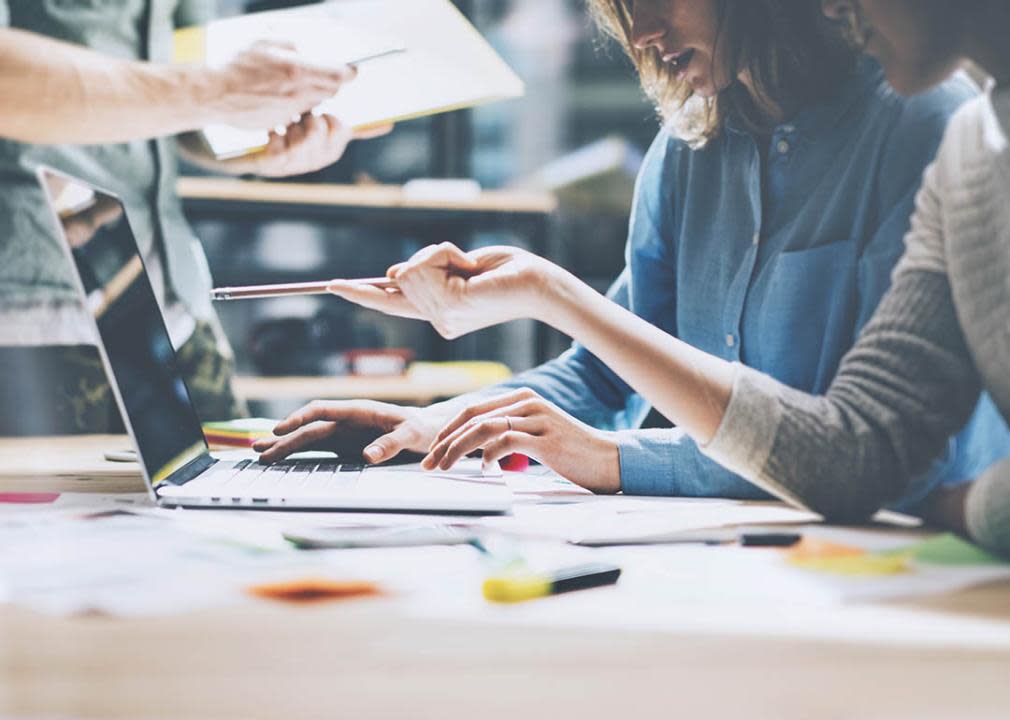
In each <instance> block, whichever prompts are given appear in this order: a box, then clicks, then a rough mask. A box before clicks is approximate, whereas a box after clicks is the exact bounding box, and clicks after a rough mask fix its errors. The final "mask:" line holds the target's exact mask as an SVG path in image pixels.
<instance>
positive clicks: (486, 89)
mask: <svg viewBox="0 0 1010 720" xmlns="http://www.w3.org/2000/svg"><path fill="white" fill-rule="evenodd" d="M263 39H274V40H281V41H286V42H290V43H292V44H294V45H295V47H296V48H297V49H298V51H299V53H300V54H302V55H304V56H305V57H306V58H307V59H309V60H310V61H312V62H317V63H318V62H322V63H332V64H348V63H353V62H355V61H360V59H361V58H371V59H369V61H368V62H365V63H364V64H362V65H361V66H360V67H359V68H358V76H357V78H356V79H355V80H354V81H353V82H351V83H348V84H347V85H346V86H344V87H343V88H341V90H340V93H339V94H338V95H336V96H335V97H333V98H332V99H330V100H328V101H326V102H324V103H323V104H322V105H320V106H319V108H318V111H319V112H325V113H329V114H332V115H334V116H336V117H337V118H339V119H340V120H341V121H342V122H343V123H345V124H346V125H348V126H350V127H351V128H353V129H355V130H365V129H368V128H371V127H376V126H379V125H385V124H387V123H391V122H403V121H406V120H411V119H413V118H418V117H424V116H428V115H434V114H438V113H443V112H449V111H452V110H459V109H462V108H467V107H473V106H476V105H481V104H485V103H490V102H495V101H500V100H506V99H511V98H517V97H521V96H522V95H523V93H524V92H525V86H524V84H523V82H522V80H520V79H519V77H518V76H517V75H516V74H515V72H513V71H512V69H511V68H509V66H508V65H507V64H506V63H505V61H504V60H502V58H501V57H500V56H499V55H498V54H497V53H496V52H495V51H494V49H493V48H492V47H491V46H490V45H489V44H488V43H487V41H486V40H485V39H484V38H483V37H482V36H481V35H480V33H479V32H478V31H477V29H476V28H474V27H473V25H472V24H470V22H469V21H468V20H467V19H466V17H465V16H464V15H463V14H462V13H460V11H459V10H458V9H457V8H456V7H455V5H453V4H452V3H451V2H450V0H331V2H326V3H322V4H318V5H310V6H307V7H298V8H293V9H288V10H273V11H267V12H261V13H252V14H248V15H243V16H240V17H236V18H229V19H225V20H219V21H216V22H212V23H210V24H208V25H204V26H200V27H195V28H186V29H182V30H178V31H177V32H176V34H175V60H176V62H180V63H183V62H206V63H207V64H209V65H211V66H221V65H224V64H226V63H227V62H228V61H229V60H230V59H231V58H233V57H234V56H235V55H236V54H237V53H238V52H241V50H243V49H245V48H246V47H248V46H249V45H251V44H253V43H255V42H256V41H258V40H263ZM202 133H203V139H204V141H205V142H206V144H207V146H208V148H209V149H210V150H211V152H213V153H214V155H215V156H216V157H218V158H219V159H225V158H228V157H236V156H240V155H244V154H248V153H251V152H256V151H257V150H261V149H262V148H263V147H265V146H266V144H267V142H268V135H267V129H266V128H265V129H264V130H263V131H249V130H244V129H239V128H234V127H230V126H225V125H217V126H212V127H208V128H205V129H204V130H203V131H202Z"/></svg>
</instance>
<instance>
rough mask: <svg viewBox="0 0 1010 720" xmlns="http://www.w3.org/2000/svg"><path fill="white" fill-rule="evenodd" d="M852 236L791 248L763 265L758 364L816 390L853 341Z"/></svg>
mask: <svg viewBox="0 0 1010 720" xmlns="http://www.w3.org/2000/svg"><path fill="white" fill-rule="evenodd" d="M857 265H858V246H857V243H856V242H855V241H854V240H843V241H839V242H833V243H829V244H827V245H820V246H818V247H814V248H809V249H805V250H792V251H788V252H784V253H781V254H780V255H778V256H777V257H776V258H774V259H773V260H772V261H771V263H770V264H769V267H768V269H767V271H766V274H767V281H766V282H765V283H764V287H765V292H764V294H763V297H762V298H761V299H760V309H759V310H758V334H757V341H756V344H757V359H758V362H759V363H760V365H761V369H762V370H764V371H765V372H768V373H770V374H771V375H773V376H774V377H775V378H777V379H778V380H780V381H781V382H784V383H786V384H787V385H790V386H791V387H794V388H797V389H800V390H804V391H806V392H820V391H823V390H824V389H826V386H827V383H829V382H830V381H831V376H833V375H834V372H835V369H836V368H837V365H838V361H839V360H840V359H841V357H842V355H844V354H845V352H846V351H847V350H848V349H849V347H850V346H851V344H852V342H853V341H854V330H855V328H854V327H853V326H854V324H855V322H856V317H857V311H858V297H857V287H856V273H857Z"/></svg>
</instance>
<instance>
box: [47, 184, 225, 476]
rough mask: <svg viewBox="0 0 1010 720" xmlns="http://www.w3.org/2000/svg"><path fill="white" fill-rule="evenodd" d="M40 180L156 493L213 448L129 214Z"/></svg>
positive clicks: (87, 190) (78, 188) (98, 194)
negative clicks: (185, 466) (179, 470)
mask: <svg viewBox="0 0 1010 720" xmlns="http://www.w3.org/2000/svg"><path fill="white" fill-rule="evenodd" d="M39 177H40V178H41V180H42V184H43V187H44V189H45V192H46V195H47V196H48V199H49V203H50V206H51V208H52V210H53V211H54V213H55V215H56V217H57V218H58V221H59V225H60V229H61V230H62V234H63V238H64V240H65V241H66V243H67V244H68V246H69V248H70V253H71V255H72V256H73V260H74V265H75V267H76V269H77V274H78V276H79V278H80V281H81V286H82V288H83V291H84V304H85V308H86V310H87V312H88V313H89V314H90V315H91V316H92V317H93V318H94V319H95V324H96V325H97V327H98V334H99V336H100V337H101V344H102V346H103V347H104V348H105V357H106V359H107V363H108V369H109V370H110V371H111V374H112V376H111V377H110V380H111V381H112V382H113V383H115V385H116V386H118V389H119V398H120V401H121V407H122V408H123V409H124V410H125V414H126V417H125V418H124V420H125V421H126V422H127V424H128V426H129V428H130V429H131V431H132V433H133V438H134V440H135V442H136V443H137V446H138V448H139V450H140V457H141V461H142V462H143V464H144V467H145V469H146V470H147V476H148V478H149V479H150V480H151V483H152V485H154V486H156V485H158V484H159V483H160V482H163V481H164V480H165V479H166V478H168V476H169V475H171V474H172V473H173V472H175V471H176V470H178V469H179V468H181V467H183V466H184V465H186V464H187V463H189V462H190V461H192V460H194V459H196V458H198V457H200V456H201V455H203V454H204V453H205V452H206V451H207V444H206V441H205V440H204V437H203V432H202V430H201V428H200V421H199V419H198V417H197V414H196V411H195V410H194V408H193V403H192V401H191V400H190V397H189V391H188V390H187V389H186V384H185V383H184V382H183V379H182V374H181V372H180V371H179V366H178V364H177V361H176V357H175V351H174V349H173V348H172V342H171V340H169V336H168V331H167V330H166V328H165V323H164V320H163V319H162V316H161V310H160V309H159V307H158V303H157V300H155V296H154V291H153V290H152V288H151V283H150V280H149V279H148V277H147V272H146V271H145V268H144V262H143V260H142V259H141V257H140V253H139V251H138V248H137V241H136V239H135V237H134V235H133V231H132V230H131V229H130V224H129V222H128V221H127V217H126V212H125V209H124V207H123V204H122V203H121V202H120V201H119V199H118V198H116V197H115V196H113V195H109V194H107V193H104V192H102V191H100V190H97V189H95V188H93V187H91V186H89V185H87V184H85V183H83V182H80V181H78V180H74V179H73V178H69V177H67V176H65V175H62V174H58V173H55V172H51V171H49V170H41V171H40V172H39Z"/></svg>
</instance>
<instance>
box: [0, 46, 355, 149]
mask: <svg viewBox="0 0 1010 720" xmlns="http://www.w3.org/2000/svg"><path fill="white" fill-rule="evenodd" d="M352 78H353V71H352V70H350V69H349V68H336V69H334V68H321V67H317V66H312V65H308V64H306V63H303V62H301V61H299V60H298V59H297V58H296V57H295V56H294V54H293V53H291V52H290V51H287V50H284V49H282V48H277V47H273V46H267V45H262V46H257V47H254V48H251V49H249V50H247V51H246V52H244V53H242V54H241V55H240V56H239V57H237V58H236V59H235V60H234V61H233V62H231V63H230V64H228V65H226V66H225V67H223V68H218V69H212V68H208V67H206V66H200V65H164V64H157V63H147V62H133V61H125V60H119V59H116V58H112V57H108V56H106V55H102V54H100V53H96V52H94V51H91V50H88V49H86V48H83V47H79V46H76V45H72V44H70V43H65V42H61V41H58V40H52V39H50V38H47V37H44V36H41V35H37V34H34V33H29V32H23V31H20V30H15V29H10V28H2V27H0V97H2V98H4V107H3V110H2V111H0V136H3V137H7V138H10V139H13V140H20V141H22V142H32V143H57V144H59V143H76V144H89V143H116V142H126V141H129V140H136V139H145V138H152V137H160V136H165V135H175V134H178V133H182V132H186V131H189V130H194V129H198V128H201V127H204V126H206V125H210V124H214V123H227V124H231V125H237V126H240V127H247V128H251V129H261V128H266V127H274V126H277V125H284V124H286V123H288V122H290V119H291V118H292V117H296V116H298V115H300V114H302V113H304V112H306V111H308V110H310V109H311V108H313V107H315V106H317V105H318V104H319V103H320V102H322V101H323V100H325V99H327V98H330V97H332V96H333V95H334V94H335V93H336V92H337V91H338V90H339V88H340V86H341V85H342V84H343V83H344V82H346V81H348V80H350V79H352Z"/></svg>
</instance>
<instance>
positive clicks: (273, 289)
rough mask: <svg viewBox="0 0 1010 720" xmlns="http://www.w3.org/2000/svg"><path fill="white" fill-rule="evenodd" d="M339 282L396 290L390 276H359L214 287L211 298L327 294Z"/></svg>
mask: <svg viewBox="0 0 1010 720" xmlns="http://www.w3.org/2000/svg"><path fill="white" fill-rule="evenodd" d="M334 283H338V284H340V285H341V286H344V285H346V284H351V285H359V286H363V287H373V288H379V289H383V290H395V289H396V287H397V285H396V281H395V280H391V279H390V278H385V277H381V278H358V279H355V280H323V281H320V282H304V283H281V284H276V285H240V286H237V287H222V288H214V289H213V290H211V291H210V299H211V300H253V299H258V298H272V297H287V296H292V295H326V294H329V293H331V292H332V291H331V290H330V287H331V285H333V284H334Z"/></svg>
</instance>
